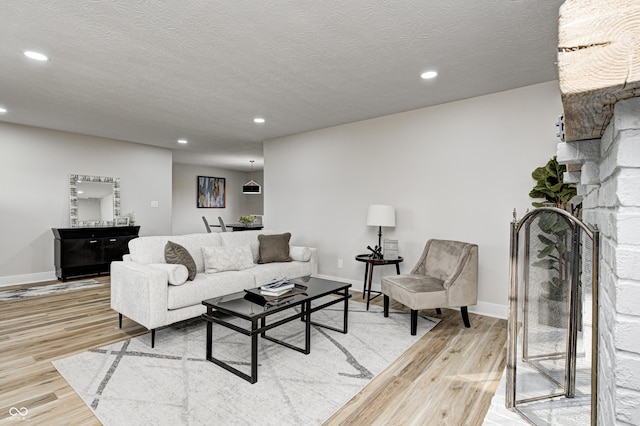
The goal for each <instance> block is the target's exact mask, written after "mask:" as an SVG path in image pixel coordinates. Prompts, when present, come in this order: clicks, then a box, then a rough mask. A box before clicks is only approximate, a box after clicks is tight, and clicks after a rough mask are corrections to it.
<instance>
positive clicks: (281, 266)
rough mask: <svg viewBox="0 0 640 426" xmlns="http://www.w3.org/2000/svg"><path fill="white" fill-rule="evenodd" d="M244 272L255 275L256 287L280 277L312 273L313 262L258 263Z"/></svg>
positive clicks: (294, 276)
mask: <svg viewBox="0 0 640 426" xmlns="http://www.w3.org/2000/svg"><path fill="white" fill-rule="evenodd" d="M243 272H247V273H251V274H253V276H254V277H255V282H256V285H255V286H256V287H257V286H260V285H263V284H267V283H269V282H272V281H275V280H277V279H280V278H289V279H294V278H299V277H304V276H307V275H311V274H312V273H313V271H312V264H311V262H296V261H293V262H273V263H264V264H261V265H257V266H256V267H255V268H251V269H246V270H245V271H243Z"/></svg>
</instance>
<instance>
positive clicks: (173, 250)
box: [164, 241, 198, 281]
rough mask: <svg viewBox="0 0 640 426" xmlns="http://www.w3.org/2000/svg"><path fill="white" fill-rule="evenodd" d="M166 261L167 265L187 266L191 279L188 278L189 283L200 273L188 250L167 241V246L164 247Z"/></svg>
mask: <svg viewBox="0 0 640 426" xmlns="http://www.w3.org/2000/svg"><path fill="white" fill-rule="evenodd" d="M164 260H165V261H166V262H167V263H173V264H176V265H184V266H186V267H187V271H189V277H188V278H187V279H188V280H189V281H193V279H194V278H195V277H196V272H197V271H198V268H197V267H196V262H195V260H193V257H192V256H191V254H190V253H189V252H188V251H187V249H186V248H184V247H182V246H181V245H180V244H176V243H174V242H173V241H167V244H166V245H165V246H164Z"/></svg>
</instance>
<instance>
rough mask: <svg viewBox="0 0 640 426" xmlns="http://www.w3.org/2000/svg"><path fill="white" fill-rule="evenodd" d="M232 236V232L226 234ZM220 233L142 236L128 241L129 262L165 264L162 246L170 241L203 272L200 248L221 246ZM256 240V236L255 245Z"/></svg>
mask: <svg viewBox="0 0 640 426" xmlns="http://www.w3.org/2000/svg"><path fill="white" fill-rule="evenodd" d="M228 234H233V232H228ZM220 235H222V233H218V232H212V233H202V234H188V235H174V236H143V237H140V238H134V239H133V240H131V241H129V252H130V256H131V260H132V261H134V262H137V263H142V264H143V265H148V264H150V263H165V260H164V246H165V245H166V244H167V241H169V240H171V241H173V242H174V243H176V244H180V245H181V246H183V247H184V248H186V249H187V250H188V251H189V253H190V254H191V257H193V260H194V261H195V262H196V267H197V271H198V272H204V260H203V259H202V250H201V248H202V247H205V246H219V245H222V240H221V238H220ZM257 241H258V238H257V236H256V244H257Z"/></svg>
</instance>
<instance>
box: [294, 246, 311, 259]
mask: <svg viewBox="0 0 640 426" xmlns="http://www.w3.org/2000/svg"><path fill="white" fill-rule="evenodd" d="M289 257H290V258H291V260H297V261H300V262H308V261H309V260H310V259H311V249H310V248H309V247H297V246H290V247H289Z"/></svg>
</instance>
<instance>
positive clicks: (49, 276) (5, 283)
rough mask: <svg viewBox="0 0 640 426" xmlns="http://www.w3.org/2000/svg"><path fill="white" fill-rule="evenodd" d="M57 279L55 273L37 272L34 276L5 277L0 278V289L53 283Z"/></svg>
mask: <svg viewBox="0 0 640 426" xmlns="http://www.w3.org/2000/svg"><path fill="white" fill-rule="evenodd" d="M57 279H58V277H56V271H49V272H37V273H35V274H24V275H10V276H6V277H0V287H9V286H12V285H19V284H30V283H38V282H42V281H53V280H57Z"/></svg>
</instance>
